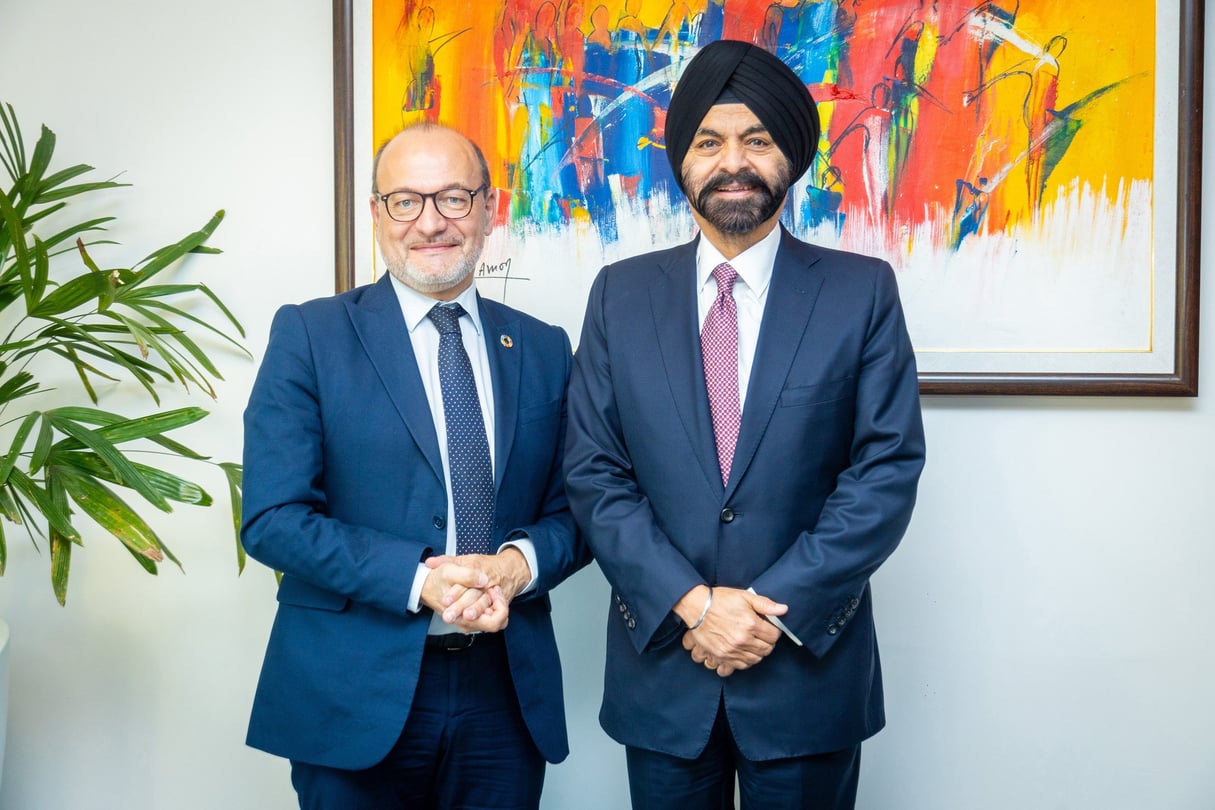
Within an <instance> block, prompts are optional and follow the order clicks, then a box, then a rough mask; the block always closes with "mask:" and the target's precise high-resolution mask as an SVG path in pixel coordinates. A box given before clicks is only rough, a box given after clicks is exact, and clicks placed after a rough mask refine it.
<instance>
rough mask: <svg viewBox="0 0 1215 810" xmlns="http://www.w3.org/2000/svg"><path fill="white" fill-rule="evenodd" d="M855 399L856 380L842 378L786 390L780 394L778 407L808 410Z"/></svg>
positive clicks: (853, 378)
mask: <svg viewBox="0 0 1215 810" xmlns="http://www.w3.org/2000/svg"><path fill="white" fill-rule="evenodd" d="M855 398H856V378H855V377H844V378H842V379H838V380H828V381H827V382H823V383H815V384H814V385H799V386H792V387H789V388H786V389H785V390H784V391H781V393H780V407H782V408H809V407H811V406H815V405H817V406H820V407H822V406H827V405H831V404H833V403H844V402H849V401H851V400H853V399H855Z"/></svg>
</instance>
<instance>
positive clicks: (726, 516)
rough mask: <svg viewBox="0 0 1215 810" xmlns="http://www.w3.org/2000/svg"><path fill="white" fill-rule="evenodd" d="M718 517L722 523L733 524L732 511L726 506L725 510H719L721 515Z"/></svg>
mask: <svg viewBox="0 0 1215 810" xmlns="http://www.w3.org/2000/svg"><path fill="white" fill-rule="evenodd" d="M718 517H719V518H721V522H722V523H733V522H734V510H733V509H731V508H730V507H728V506H727V507H726V508H725V509H723V510H721V514H720V515H718Z"/></svg>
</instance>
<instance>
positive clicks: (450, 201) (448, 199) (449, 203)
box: [377, 185, 489, 222]
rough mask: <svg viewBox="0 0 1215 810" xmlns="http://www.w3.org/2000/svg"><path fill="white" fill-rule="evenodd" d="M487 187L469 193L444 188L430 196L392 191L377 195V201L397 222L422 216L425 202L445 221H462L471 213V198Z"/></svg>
mask: <svg viewBox="0 0 1215 810" xmlns="http://www.w3.org/2000/svg"><path fill="white" fill-rule="evenodd" d="M487 188H489V186H488V185H483V186H481V187H480V188H475V189H473V190H472V191H469V190H468V189H466V188H445V189H443V190H442V191H436V192H434V193H432V194H420V193H419V192H416V191H393V192H390V193H388V194H379V195H377V199H379V200H381V201H382V202H383V203H384V210H386V211H387V212H388V216H390V217H392V218H393V219H395V220H396V221H397V222H413V221H414V220H415V219H417V218H418V217H420V216H422V209H423V208H425V207H426V201H427V200H430V201H431V202H433V203H434V206H435V210H436V211H438V212H439V213H440V214H442V215H443V217H444V218H445V219H464V217H466V216H468V215H469V214H470V213H472V209H473V198H474V197H476V196H477V195H478V194H480V193H481V192H482V191H485V189H487Z"/></svg>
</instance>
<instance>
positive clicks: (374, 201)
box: [369, 194, 380, 226]
mask: <svg viewBox="0 0 1215 810" xmlns="http://www.w3.org/2000/svg"><path fill="white" fill-rule="evenodd" d="M369 202H370V203H371V224H372V225H377V226H378V225H379V224H380V199H379V198H378V197H376V196H375V195H374V194H372V195H371V199H370V200H369Z"/></svg>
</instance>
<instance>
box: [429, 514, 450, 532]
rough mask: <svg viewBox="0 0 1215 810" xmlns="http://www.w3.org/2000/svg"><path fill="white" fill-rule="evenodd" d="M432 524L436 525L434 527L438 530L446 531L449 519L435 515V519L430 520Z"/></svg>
mask: <svg viewBox="0 0 1215 810" xmlns="http://www.w3.org/2000/svg"><path fill="white" fill-rule="evenodd" d="M430 522H431V523H432V524H433V525H434V527H435V528H436V529H446V528H447V518H445V517H443V516H442V515H435V516H434V517H432V518H431V519H430Z"/></svg>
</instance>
